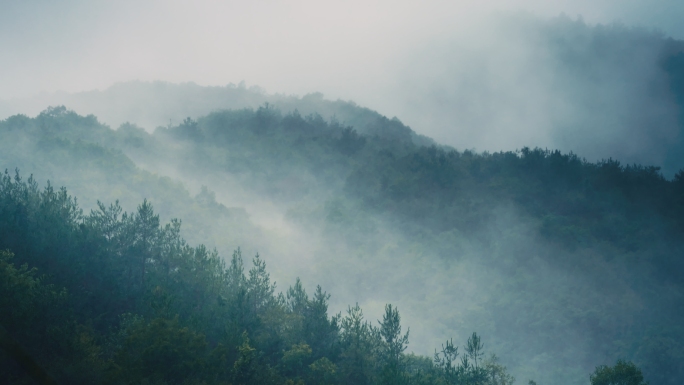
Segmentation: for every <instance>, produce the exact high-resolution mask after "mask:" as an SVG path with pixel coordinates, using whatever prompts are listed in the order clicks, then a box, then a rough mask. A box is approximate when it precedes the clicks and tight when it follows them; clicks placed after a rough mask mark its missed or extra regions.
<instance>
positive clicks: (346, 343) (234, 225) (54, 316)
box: [0, 101, 684, 384]
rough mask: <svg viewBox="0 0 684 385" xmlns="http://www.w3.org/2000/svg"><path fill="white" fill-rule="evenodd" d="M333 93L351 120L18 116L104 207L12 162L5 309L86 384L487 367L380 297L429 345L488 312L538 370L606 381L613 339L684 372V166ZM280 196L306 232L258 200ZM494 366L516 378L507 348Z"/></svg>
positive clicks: (483, 322)
mask: <svg viewBox="0 0 684 385" xmlns="http://www.w3.org/2000/svg"><path fill="white" fill-rule="evenodd" d="M319 103H322V104H323V105H326V106H327V108H329V109H330V110H332V111H336V110H335V109H336V108H337V109H344V111H345V113H344V114H346V115H344V114H342V113H340V114H337V115H338V116H347V117H350V118H345V120H341V119H338V120H335V119H328V120H326V119H323V118H321V117H320V116H319V115H315V114H313V115H306V116H303V115H301V114H299V113H297V112H296V111H294V110H293V111H292V112H287V113H282V112H281V111H280V110H278V109H275V108H273V107H271V106H268V105H264V106H263V107H261V108H259V109H256V110H252V109H245V110H235V111H219V112H215V113H212V114H209V115H207V116H204V117H200V118H197V119H196V120H193V119H189V118H188V119H186V120H184V121H183V122H182V123H181V124H178V125H169V126H168V127H162V128H158V129H157V130H156V131H155V132H154V133H153V134H149V133H147V132H145V131H144V130H142V129H140V128H138V127H136V126H134V125H132V124H126V125H123V126H121V127H120V128H119V129H118V130H111V129H109V128H108V127H106V126H103V125H101V124H100V123H99V122H98V121H97V119H96V118H95V117H94V116H87V117H83V116H79V115H77V114H75V113H72V112H69V111H68V110H66V109H65V108H52V109H48V110H46V111H45V112H43V113H41V114H40V115H38V116H37V117H35V118H28V117H25V116H20V115H17V116H13V117H11V118H9V119H7V120H5V121H2V122H0V139H1V140H0V166H2V167H3V168H8V169H10V170H12V169H14V168H15V167H18V168H20V169H21V170H22V172H23V173H34V174H35V175H36V177H37V179H38V180H41V181H42V180H46V179H50V180H51V181H52V182H53V183H55V184H56V185H59V186H61V185H65V186H68V187H69V188H70V191H72V192H74V194H75V195H76V196H78V197H79V198H80V199H81V201H80V202H81V207H85V208H86V210H89V209H94V210H95V211H94V212H93V213H92V214H90V215H82V214H81V212H80V211H79V210H78V208H77V206H76V205H75V203H74V202H73V201H72V200H71V198H69V197H68V196H67V194H66V192H60V191H54V190H53V189H51V188H48V189H47V190H42V189H40V188H38V187H37V186H36V185H35V183H29V184H26V183H24V182H19V181H14V180H13V179H12V178H11V177H10V176H11V175H9V174H8V175H7V176H6V177H5V178H4V180H3V186H2V194H3V195H2V199H3V201H2V207H0V209H2V210H3V211H2V213H1V216H0V221H2V227H1V228H0V237H1V238H2V241H1V242H0V249H2V250H5V249H7V250H9V252H11V253H13V255H14V257H13V258H11V259H10V256H9V254H7V253H6V254H3V265H2V266H3V274H4V276H3V277H7V278H3V279H6V282H5V281H3V285H8V286H7V289H4V288H3V293H5V292H7V293H12V295H10V296H7V297H6V299H7V300H8V301H10V302H8V304H7V305H5V304H3V309H7V308H12V309H14V308H16V309H20V310H17V311H13V312H6V311H3V312H2V317H8V319H4V318H3V321H2V322H3V325H5V326H6V327H7V328H8V329H10V330H12V333H13V335H16V336H17V337H16V338H17V340H18V341H20V342H21V344H22V345H23V346H25V347H26V349H28V351H30V352H32V353H31V354H32V356H34V357H35V359H36V360H37V361H38V362H40V363H41V364H42V365H44V366H45V367H46V368H47V369H48V371H49V372H50V373H53V375H54V376H57V377H59V378H61V379H65V378H70V380H69V382H76V381H77V380H76V378H77V377H78V378H81V381H83V382H91V381H100V380H104V379H105V378H107V379H112V380H113V381H123V382H125V381H129V382H137V381H141V380H142V379H143V378H147V379H148V380H149V381H151V382H154V381H166V382H175V381H178V382H182V381H185V380H189V381H190V380H192V381H195V380H196V381H205V382H207V383H212V382H215V381H227V382H232V383H241V382H245V381H247V380H246V379H247V378H252V380H253V381H255V383H264V382H267V381H271V380H273V381H280V382H284V381H285V380H286V379H290V380H293V381H298V380H300V379H301V380H303V381H305V382H306V383H326V382H335V381H342V382H344V381H347V383H362V382H363V381H366V380H367V381H371V382H372V381H383V379H384V380H386V381H397V380H396V378H401V379H407V378H411V379H412V381H416V382H420V381H428V382H429V381H442V380H444V381H446V380H448V379H449V378H452V376H456V377H458V376H461V377H463V376H466V377H467V376H471V375H472V376H476V377H477V376H479V375H480V374H477V373H479V372H477V371H471V372H468V371H467V370H465V369H463V368H462V367H461V366H454V364H453V362H454V359H453V358H454V353H455V352H454V350H453V345H452V344H451V342H449V343H448V344H445V345H444V346H443V348H442V349H441V352H440V354H439V356H438V357H437V359H436V360H434V362H433V361H432V360H429V359H425V358H421V357H420V356H414V355H410V354H405V351H404V349H405V347H406V341H404V339H403V334H402V333H401V331H400V330H399V329H398V328H397V327H396V326H398V314H397V313H394V310H395V308H394V307H392V308H387V309H386V313H385V314H384V316H383V315H382V313H380V312H378V311H377V310H378V309H377V308H378V305H377V304H373V301H379V300H382V303H383V304H384V303H385V302H391V303H394V304H398V306H400V307H401V309H402V315H403V319H404V324H407V323H406V320H410V321H411V322H410V323H408V324H407V325H408V326H411V336H412V339H411V342H412V345H411V347H413V346H418V347H419V348H418V349H416V350H419V351H422V352H423V353H428V352H430V351H431V350H432V348H433V347H434V346H439V344H440V342H439V341H441V340H443V339H444V338H445V337H450V336H452V335H453V336H455V337H457V338H456V339H457V340H459V341H464V342H465V341H467V340H468V336H471V333H472V331H473V330H477V331H478V332H479V333H482V335H483V336H485V338H486V341H488V342H487V344H488V346H487V347H488V350H489V351H490V352H496V353H497V354H499V355H500V356H501V357H502V360H503V363H505V365H506V366H507V367H509V368H510V369H511V371H512V372H513V373H514V374H516V376H517V377H518V378H519V379H520V380H521V381H523V382H524V381H526V380H527V379H529V378H533V379H536V380H538V381H539V383H559V381H558V379H559V378H561V379H562V380H560V381H562V382H561V383H567V384H574V383H586V381H587V377H588V376H587V373H589V372H590V371H591V370H592V368H594V367H596V366H597V365H600V364H602V363H606V362H614V360H615V359H617V358H625V359H629V360H632V361H634V362H635V363H636V364H637V365H639V366H640V367H641V368H643V370H644V373H645V375H646V377H647V378H648V379H649V380H650V381H652V383H654V384H676V383H677V380H678V379H679V378H684V366H683V365H682V362H684V348H682V343H681V341H683V340H684V330H683V329H682V326H681V325H684V306H682V304H683V302H682V296H683V295H684V286H683V283H682V279H681V274H680V272H681V271H682V268H683V267H684V266H682V265H683V264H684V259H683V258H682V253H683V250H684V237H683V236H682V235H683V234H682V232H683V231H682V230H684V228H683V226H684V219H683V218H684V174H682V173H681V172H680V173H678V174H677V175H676V176H675V178H674V179H673V180H666V179H664V178H663V177H662V176H661V175H660V173H659V170H658V169H657V168H655V167H648V166H639V165H630V166H624V165H621V164H620V163H619V162H617V161H615V160H606V161H602V162H597V163H591V162H587V161H584V160H583V159H580V158H578V157H577V156H574V155H572V154H562V153H560V152H557V151H546V150H540V149H522V150H521V151H518V152H502V153H479V154H478V153H474V152H471V151H456V150H454V149H451V148H447V147H439V146H433V145H431V142H430V141H429V140H427V139H425V138H421V137H419V136H417V135H416V134H415V133H413V132H412V131H411V130H410V129H409V128H408V127H406V126H404V125H403V124H402V123H401V122H400V121H398V120H396V119H387V118H385V117H382V116H380V115H378V114H375V113H372V112H369V111H368V110H364V109H360V108H358V107H355V106H353V105H350V104H344V103H337V104H335V103H330V104H325V102H324V101H319ZM294 107H297V106H294ZM350 122H351V123H350ZM350 124H354V127H350V126H349V125H350ZM146 170H148V171H146ZM155 173H156V174H155ZM159 175H169V176H171V177H172V178H171V177H164V176H159ZM179 180H180V181H183V183H185V184H186V185H184V184H182V183H181V182H179ZM187 185H189V186H190V187H186V186H187ZM202 185H204V186H207V187H204V188H201V187H200V186H202ZM193 186H195V187H193ZM186 188H187V189H191V190H192V189H193V188H194V190H195V191H198V192H197V193H196V194H195V195H193V194H190V193H189V192H188V191H187V190H186ZM145 198H147V199H149V201H151V202H154V205H155V208H156V209H157V211H158V212H159V213H160V215H161V216H162V218H165V221H166V220H170V219H171V218H174V217H179V218H182V219H183V237H184V238H186V239H188V240H189V242H190V243H191V244H200V243H205V244H207V245H209V247H208V248H204V247H201V246H200V247H190V246H188V245H187V244H185V243H184V242H183V241H182V240H181V234H180V232H181V230H180V224H179V222H171V223H170V224H169V225H168V226H160V220H159V218H158V217H157V216H156V214H155V213H153V212H152V210H151V206H150V205H149V204H148V203H143V204H142V205H140V206H139V208H138V209H137V210H136V209H135V207H136V206H137V205H138V204H139V203H140V202H145V201H144V199H145ZM97 199H100V200H102V201H104V202H114V201H116V200H120V202H121V206H122V207H124V208H125V209H126V210H128V211H130V212H132V213H133V214H128V215H126V216H125V217H124V216H123V213H122V212H123V211H124V210H123V209H120V208H118V206H116V205H114V206H100V207H98V206H97V204H96V200H97ZM251 201H256V203H254V204H253V205H252V206H250V205H249V204H250V202H251ZM263 202H268V203H269V204H272V205H273V206H274V207H278V208H280V210H281V211H280V213H282V216H281V218H280V219H282V220H283V221H284V222H285V223H286V224H287V226H288V231H289V232H284V234H285V235H282V234H281V233H280V232H279V230H272V229H270V228H267V227H265V226H263V225H261V224H260V222H259V220H258V218H256V216H250V215H249V212H250V210H251V209H250V207H253V206H259V205H261V204H262V203H263ZM224 204H229V205H230V206H238V207H237V208H234V207H226V206H225V205H224ZM242 207H246V209H243V208H242ZM302 234H303V235H302ZM289 239H295V240H296V241H293V242H288V240H289ZM300 241H301V242H300ZM293 243H294V244H293ZM240 245H243V246H244V247H245V249H250V250H251V249H255V250H256V248H257V247H258V248H259V250H260V251H262V255H264V256H266V257H267V258H268V260H269V264H270V266H274V265H276V266H277V268H276V269H275V270H274V274H275V273H278V274H279V277H285V278H288V279H291V280H289V281H287V280H286V282H296V284H295V285H294V286H293V287H292V288H291V290H288V291H287V292H286V293H285V294H284V295H282V296H279V295H277V294H276V292H275V290H274V289H273V288H272V286H271V283H270V278H268V277H269V276H268V275H267V274H266V271H265V269H264V265H263V262H262V261H261V259H257V260H255V265H254V268H252V269H248V271H247V272H246V273H244V275H243V273H242V272H241V267H240V264H241V262H240V258H239V256H238V255H236V256H235V258H234V259H233V260H232V261H227V262H223V261H224V260H223V259H222V258H221V257H219V256H218V255H223V256H226V255H230V252H231V250H233V249H235V248H237V246H240ZM213 247H216V248H217V249H218V250H219V252H218V254H216V253H213V252H211V251H209V250H211V249H212V248H213ZM250 254H251V253H250ZM279 258H280V259H279ZM23 264H27V268H25V269H23V270H22V268H21V266H23ZM34 267H35V268H37V269H38V270H37V272H32V271H31V270H30V269H31V268H34ZM27 269H29V270H27ZM288 269H289V270H288ZM300 271H301V275H302V276H305V277H307V279H305V280H304V282H310V281H312V280H313V278H315V281H313V282H321V283H324V284H325V285H326V290H331V291H332V292H333V293H338V292H344V293H343V294H340V296H341V297H342V298H343V300H344V301H346V302H343V304H341V303H340V302H338V303H337V304H336V309H339V310H342V309H344V308H347V305H346V304H348V303H354V302H356V301H358V302H360V303H362V304H363V305H364V309H369V307H370V308H371V309H374V311H376V313H378V316H373V317H372V318H371V317H369V318H371V319H382V320H383V321H382V322H381V323H380V324H377V323H375V322H372V323H370V324H367V323H365V321H364V320H363V318H362V317H361V312H360V308H358V307H352V308H349V309H348V311H347V312H342V314H341V315H340V316H339V317H337V316H333V317H331V316H329V315H328V314H327V306H328V297H327V295H326V294H325V293H324V292H323V291H322V290H316V291H314V295H313V296H312V297H311V298H309V297H307V296H305V295H304V293H305V290H304V287H303V286H302V283H301V282H300V281H295V280H294V276H296V275H300ZM231 272H232V273H231ZM42 274H46V275H45V276H44V277H42V276H41V275H42ZM231 274H232V275H231ZM39 277H40V278H39ZM279 279H280V278H279ZM20 287H25V289H18V288H20ZM350 287H351V288H350ZM345 290H346V292H345ZM15 294H16V295H15ZM336 295H337V294H336ZM3 300H4V299H3ZM331 301H334V297H333V299H331ZM331 303H332V302H331ZM20 305H21V306H20ZM4 306H9V307H4ZM373 306H375V308H373ZM380 307H381V306H380ZM381 310H382V309H380V311H381ZM367 311H368V310H367ZM395 315H396V317H395ZM382 325H384V329H383V326H382ZM245 332H246V333H245ZM350 333H351V334H350ZM360 336H361V337H360ZM416 336H418V337H416ZM472 337H474V336H471V343H470V344H468V345H472V344H473V343H474V344H475V345H478V344H477V343H476V342H475V341H474V340H473V338H472ZM46 341H48V342H49V344H48V342H46ZM43 345H49V346H50V349H40V347H41V346H43ZM181 346H183V348H179V347H181ZM470 350H471V351H472V350H473V348H471V349H470ZM461 353H462V352H461ZM468 354H475V353H471V352H470V351H469V352H467V354H466V355H468ZM462 356H463V355H461V357H462ZM477 359H478V360H479V359H480V358H477ZM7 362H9V361H7ZM160 362H163V363H164V364H160ZM478 362H479V361H478ZM171 363H172V364H171ZM7 365H9V364H7ZM487 365H489V366H487ZM468 367H470V366H468ZM477 367H478V368H486V370H487V371H488V373H489V375H490V376H491V375H492V374H493V373H500V374H501V375H502V376H504V377H505V376H506V373H505V371H503V370H502V367H501V366H497V364H496V363H495V361H492V360H490V361H486V363H485V364H483V365H480V364H479V363H478V366H477ZM8 370H9V369H8ZM12 370H13V372H12V373H15V375H17V376H19V375H20V374H19V373H21V371H20V370H19V369H18V368H17V367H13V369H12ZM175 370H177V371H178V372H176V371H175ZM473 370H474V369H473ZM478 370H479V369H478ZM179 373H180V374H179ZM459 373H460V374H459ZM597 375H598V374H597ZM60 376H61V377H60ZM71 376H74V377H71ZM250 376H265V377H258V378H257V377H250ZM71 378H73V380H71Z"/></svg>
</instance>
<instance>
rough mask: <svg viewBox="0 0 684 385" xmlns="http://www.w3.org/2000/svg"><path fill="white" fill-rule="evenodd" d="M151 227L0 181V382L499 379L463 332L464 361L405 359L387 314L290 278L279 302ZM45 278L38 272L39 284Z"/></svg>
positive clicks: (268, 289)
mask: <svg viewBox="0 0 684 385" xmlns="http://www.w3.org/2000/svg"><path fill="white" fill-rule="evenodd" d="M179 231H180V222H178V221H172V222H170V223H168V224H166V225H162V224H161V223H160V221H159V216H158V215H156V214H155V213H154V210H153V208H152V205H151V204H150V203H149V202H147V201H144V202H143V203H142V204H141V205H140V206H138V209H137V211H135V212H133V213H126V212H122V210H121V207H120V206H118V205H117V204H113V205H110V206H105V205H100V206H99V209H98V210H94V211H92V212H91V213H90V214H89V215H83V213H82V210H81V209H80V208H79V207H78V205H77V204H76V203H75V201H74V199H73V198H72V197H71V196H70V195H68V193H67V191H66V190H65V189H60V190H55V189H54V188H52V187H51V186H48V187H46V188H45V189H39V188H38V187H37V184H36V182H35V181H34V180H33V179H32V178H29V179H28V180H27V181H23V180H22V179H21V176H20V175H19V174H16V175H15V176H14V177H12V176H11V175H9V174H7V173H5V175H3V177H2V180H1V181H0V245H1V246H2V248H4V249H6V250H13V251H14V253H12V252H9V251H2V252H0V288H2V293H3V296H2V299H0V306H1V309H2V310H3V311H2V312H0V346H1V347H2V348H3V350H1V351H0V373H2V377H3V381H7V382H8V383H29V381H30V379H31V378H33V379H34V380H37V382H39V383H44V384H48V383H54V381H55V380H56V381H57V383H63V384H93V383H103V384H131V383H145V384H228V383H233V384H303V383H309V384H330V383H346V384H376V383H382V384H400V383H416V384H418V383H421V384H422V383H425V384H435V383H439V384H441V383H459V384H460V383H468V384H471V383H472V384H475V383H477V384H510V383H511V382H512V378H511V377H510V375H508V374H507V373H506V370H505V368H504V367H502V366H501V365H500V364H498V362H497V359H496V357H495V356H487V357H485V356H484V352H483V350H482V347H483V344H482V342H481V339H480V337H479V336H478V335H477V334H475V333H473V334H472V336H471V337H470V338H469V339H468V341H467V347H466V351H465V352H462V353H461V358H462V360H461V361H460V362H454V361H456V358H457V351H456V350H455V348H454V347H453V345H452V342H451V341H448V342H447V343H446V345H444V348H443V351H442V353H440V354H436V355H435V360H434V362H433V361H432V360H430V359H429V358H427V357H420V356H415V355H409V354H404V351H405V350H406V346H407V344H408V337H409V332H408V330H406V329H405V330H406V331H403V330H402V326H401V317H400V314H399V312H398V309H397V308H396V307H393V306H392V305H387V306H386V307H385V314H384V316H383V318H382V322H379V324H375V323H374V322H370V321H368V320H366V319H365V318H364V315H363V311H362V310H361V308H360V307H359V306H358V305H355V306H350V307H349V308H348V310H347V311H346V313H345V314H337V315H333V316H332V317H331V316H329V315H328V299H329V298H330V295H329V294H327V293H326V292H324V291H323V290H322V289H321V287H320V286H318V287H317V288H316V290H315V292H314V293H312V295H309V294H307V293H306V290H305V289H304V288H303V286H302V283H301V282H300V281H299V280H297V281H296V282H295V283H294V285H293V286H290V287H289V288H288V289H287V290H286V291H285V292H284V293H283V292H280V293H277V294H276V286H275V284H274V283H272V282H271V280H270V276H269V273H268V272H267V270H266V264H265V262H264V261H263V260H262V259H260V257H259V255H256V256H255V257H254V258H252V259H251V262H252V264H251V266H249V267H248V268H247V269H246V268H245V266H244V265H245V264H244V261H243V258H242V255H241V252H240V250H239V249H238V250H236V251H235V252H234V253H233V255H232V257H231V258H229V259H228V261H226V260H224V259H221V258H220V257H219V255H218V254H217V253H216V252H212V251H209V250H208V249H207V248H206V247H204V246H202V245H199V246H197V247H192V246H190V245H188V244H187V243H186V242H185V241H184V240H183V239H182V238H181V237H180V235H179ZM42 272H49V275H45V274H43V273H42Z"/></svg>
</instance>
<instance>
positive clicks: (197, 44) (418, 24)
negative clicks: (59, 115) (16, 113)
mask: <svg viewBox="0 0 684 385" xmlns="http://www.w3.org/2000/svg"><path fill="white" fill-rule="evenodd" d="M681 3H682V2H675V1H671V0H666V1H662V0H651V1H635V0H631V1H629V0H623V1H617V0H597V1H586V0H581V1H559V2H551V1H540V0H517V1H513V0H497V1H489V2H482V1H470V0H468V1H399V0H392V1H356V0H352V1H308V0H295V1H275V0H263V1H239V2H238V1H211V0H199V1H198V0H195V1H154V0H152V1H129V0H123V1H116V2H111V1H107V2H105V1H93V0H88V1H85V0H70V1H69V0H67V1H47V0H22V1H13V0H3V1H2V4H3V5H2V8H3V9H2V12H0V47H2V49H1V50H0V63H2V64H0V65H1V68H2V71H0V98H1V99H8V98H14V97H25V96H30V95H33V94H36V93H39V92H54V91H58V90H63V91H68V92H74V91H84V90H90V89H94V88H106V87H108V86H109V85H111V84H113V83H115V82H119V81H128V80H134V79H138V80H165V81H170V82H184V81H194V82H196V83H199V84H203V85H225V84H228V83H238V82H240V81H243V80H244V81H246V82H247V84H248V85H259V86H261V87H263V88H265V89H266V90H267V91H268V92H274V93H275V92H278V93H287V94H304V93H307V92H314V91H321V92H323V93H324V94H325V95H326V96H327V97H329V98H338V97H340V98H344V99H354V100H358V101H360V102H362V103H363V102H366V103H368V102H371V104H372V98H373V97H374V96H375V95H376V94H377V89H379V88H380V89H381V88H383V87H385V86H386V85H387V83H393V82H396V81H398V79H396V78H393V77H392V76H387V72H388V69H389V68H391V67H392V65H393V61H394V60H399V58H401V57H403V55H405V54H406V52H411V51H412V50H413V49H415V48H416V47H419V46H421V45H422V44H424V43H425V42H426V41H435V40H440V39H445V38H452V37H453V36H454V35H459V34H460V35H463V34H468V31H469V29H468V27H469V26H470V25H473V24H477V23H478V21H477V20H480V17H481V16H482V15H483V14H486V13H488V12H491V11H504V10H523V11H528V12H532V13H533V14H535V15H539V16H557V15H558V14H560V13H561V12H564V13H566V14H567V15H569V16H571V17H573V18H574V17H576V16H577V15H582V16H583V18H584V20H586V21H587V22H590V23H594V22H603V23H605V22H611V21H614V20H622V21H623V22H625V23H627V24H629V25H641V26H645V27H646V28H649V29H651V28H657V29H660V30H662V31H664V32H665V33H666V34H668V35H671V36H674V37H679V38H682V37H684V27H683V26H682V23H679V22H678V21H679V20H680V16H682V15H684V12H682V10H683V9H684V6H683V5H680V4H681ZM390 72H391V71H390ZM371 107H372V106H371Z"/></svg>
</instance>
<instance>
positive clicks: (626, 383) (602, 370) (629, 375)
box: [590, 360, 648, 385]
mask: <svg viewBox="0 0 684 385" xmlns="http://www.w3.org/2000/svg"><path fill="white" fill-rule="evenodd" d="M590 380H591V385H648V382H645V381H644V376H643V374H642V373H641V369H639V368H638V367H637V366H636V365H634V364H633V363H631V362H626V361H623V360H618V361H617V363H616V364H615V366H613V367H610V366H605V365H603V366H599V367H597V368H596V370H595V371H594V373H592V374H591V376H590Z"/></svg>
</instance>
